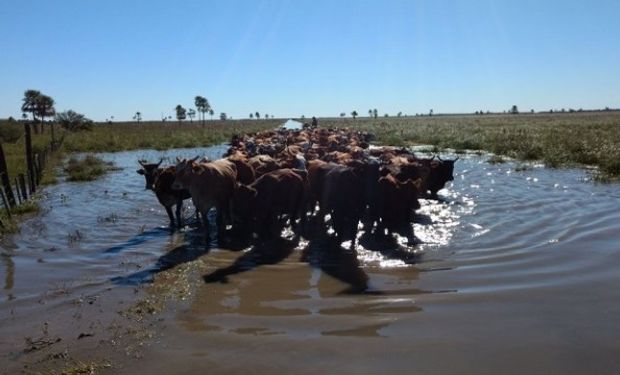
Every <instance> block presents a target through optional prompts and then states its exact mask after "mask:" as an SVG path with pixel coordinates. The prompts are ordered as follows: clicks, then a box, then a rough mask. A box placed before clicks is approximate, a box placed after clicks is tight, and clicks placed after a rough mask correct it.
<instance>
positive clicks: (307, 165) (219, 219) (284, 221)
mask: <svg viewBox="0 0 620 375" xmlns="http://www.w3.org/2000/svg"><path fill="white" fill-rule="evenodd" d="M372 138H373V136H372V135H371V134H368V133H365V132H354V131H350V130H346V129H325V128H311V127H309V126H304V128H303V129H300V130H285V129H280V130H274V131H268V132H261V133H256V134H246V135H243V136H234V137H233V138H232V140H231V144H230V148H229V149H228V151H227V153H226V154H225V155H224V157H223V158H222V159H219V160H214V161H210V160H207V159H205V158H203V159H201V160H198V157H196V158H194V159H184V160H180V159H177V161H178V163H177V164H176V165H174V166H168V167H161V163H162V161H161V160H160V161H159V163H147V162H145V161H142V160H141V161H139V163H140V165H141V166H142V168H141V169H140V170H138V173H139V174H141V175H144V177H145V180H146V188H147V189H151V190H153V191H154V192H155V194H156V196H157V199H158V200H159V202H160V203H161V204H162V205H163V206H164V207H165V209H166V212H167V213H168V216H169V218H170V224H171V225H175V223H176V224H177V225H179V226H180V225H182V215H181V208H182V205H183V200H185V199H188V198H191V199H192V202H193V204H194V206H195V207H196V210H197V213H199V214H200V216H201V217H202V220H203V223H204V225H205V228H208V216H207V213H208V212H209V210H210V209H212V208H215V209H216V223H217V228H218V233H219V234H220V235H221V234H223V233H224V231H225V230H226V228H227V226H228V225H232V227H233V228H235V227H236V228H242V229H243V230H246V231H249V232H253V234H255V235H256V236H257V237H258V238H259V239H268V238H272V237H273V236H279V235H280V233H281V232H282V229H283V228H284V227H285V226H286V225H290V226H291V228H292V229H293V231H294V232H295V233H296V234H298V233H299V228H300V227H302V226H303V225H305V224H306V223H307V222H308V219H309V218H313V219H315V220H314V222H318V223H319V225H320V228H323V229H324V230H325V231H326V232H327V224H328V223H329V224H331V227H332V229H333V232H334V233H335V236H336V238H337V239H338V241H339V242H344V241H347V240H352V241H351V243H352V246H353V245H354V243H355V237H356V234H357V230H358V225H359V223H360V222H361V223H362V224H363V226H364V230H365V231H371V232H375V233H382V234H391V233H398V234H400V235H402V236H404V237H406V238H407V239H408V241H412V240H413V238H414V237H413V226H412V221H413V216H414V212H415V210H417V209H418V208H420V204H419V202H418V198H419V197H424V198H430V199H436V198H437V191H439V190H440V189H442V188H443V187H444V185H445V184H446V183H447V182H448V181H452V180H453V170H454V162H455V161H456V159H455V160H442V159H441V158H439V157H432V158H420V157H416V155H414V154H413V153H412V152H411V151H409V150H407V149H404V148H394V147H373V146H370V142H371V140H372ZM457 159H458V158H457ZM175 205H176V220H175V215H173V212H172V206H175ZM328 215H329V219H326V218H327V216H328ZM206 232H207V236H208V233H209V231H208V230H207V231H206Z"/></svg>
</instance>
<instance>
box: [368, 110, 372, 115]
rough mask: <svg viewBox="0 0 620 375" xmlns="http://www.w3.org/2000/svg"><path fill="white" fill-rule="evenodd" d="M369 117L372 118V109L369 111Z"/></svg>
mask: <svg viewBox="0 0 620 375" xmlns="http://www.w3.org/2000/svg"><path fill="white" fill-rule="evenodd" d="M368 117H372V109H369V110H368Z"/></svg>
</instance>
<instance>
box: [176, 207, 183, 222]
mask: <svg viewBox="0 0 620 375" xmlns="http://www.w3.org/2000/svg"><path fill="white" fill-rule="evenodd" d="M182 209H183V200H179V201H177V207H176V214H177V226H178V227H179V228H181V227H182V226H183V219H182V216H181V210H182Z"/></svg>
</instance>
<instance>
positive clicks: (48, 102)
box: [36, 94, 56, 138]
mask: <svg viewBox="0 0 620 375" xmlns="http://www.w3.org/2000/svg"><path fill="white" fill-rule="evenodd" d="M36 112H37V115H38V116H39V117H40V118H41V132H43V131H44V129H45V128H44V125H45V118H46V117H52V116H54V115H55V114H56V110H55V109H54V99H52V97H51V96H47V95H43V94H41V95H39V96H38V97H37V99H36ZM52 126H53V125H52ZM52 132H53V129H52ZM52 138H54V137H53V135H52Z"/></svg>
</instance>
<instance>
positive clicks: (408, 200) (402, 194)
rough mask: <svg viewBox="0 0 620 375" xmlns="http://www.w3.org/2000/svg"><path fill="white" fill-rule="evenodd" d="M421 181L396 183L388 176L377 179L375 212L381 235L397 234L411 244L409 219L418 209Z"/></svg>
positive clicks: (411, 230) (392, 177) (411, 229)
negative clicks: (377, 200) (377, 198)
mask: <svg viewBox="0 0 620 375" xmlns="http://www.w3.org/2000/svg"><path fill="white" fill-rule="evenodd" d="M420 183H421V180H419V179H418V180H416V181H412V180H408V181H406V182H400V181H398V180H397V179H396V178H395V177H394V176H392V175H391V174H388V175H387V176H385V177H381V178H380V179H379V192H380V193H379V202H378V204H377V209H378V210H377V211H378V215H379V218H380V220H381V222H380V223H379V225H378V228H379V230H380V233H381V234H384V232H385V230H386V229H387V231H388V233H389V234H391V233H398V234H400V235H402V236H405V237H407V240H408V241H409V243H410V244H411V243H412V242H413V227H412V226H411V221H412V220H411V219H412V216H413V212H414V211H415V210H417V209H418V208H420V203H419V202H418V188H419V186H420Z"/></svg>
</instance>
